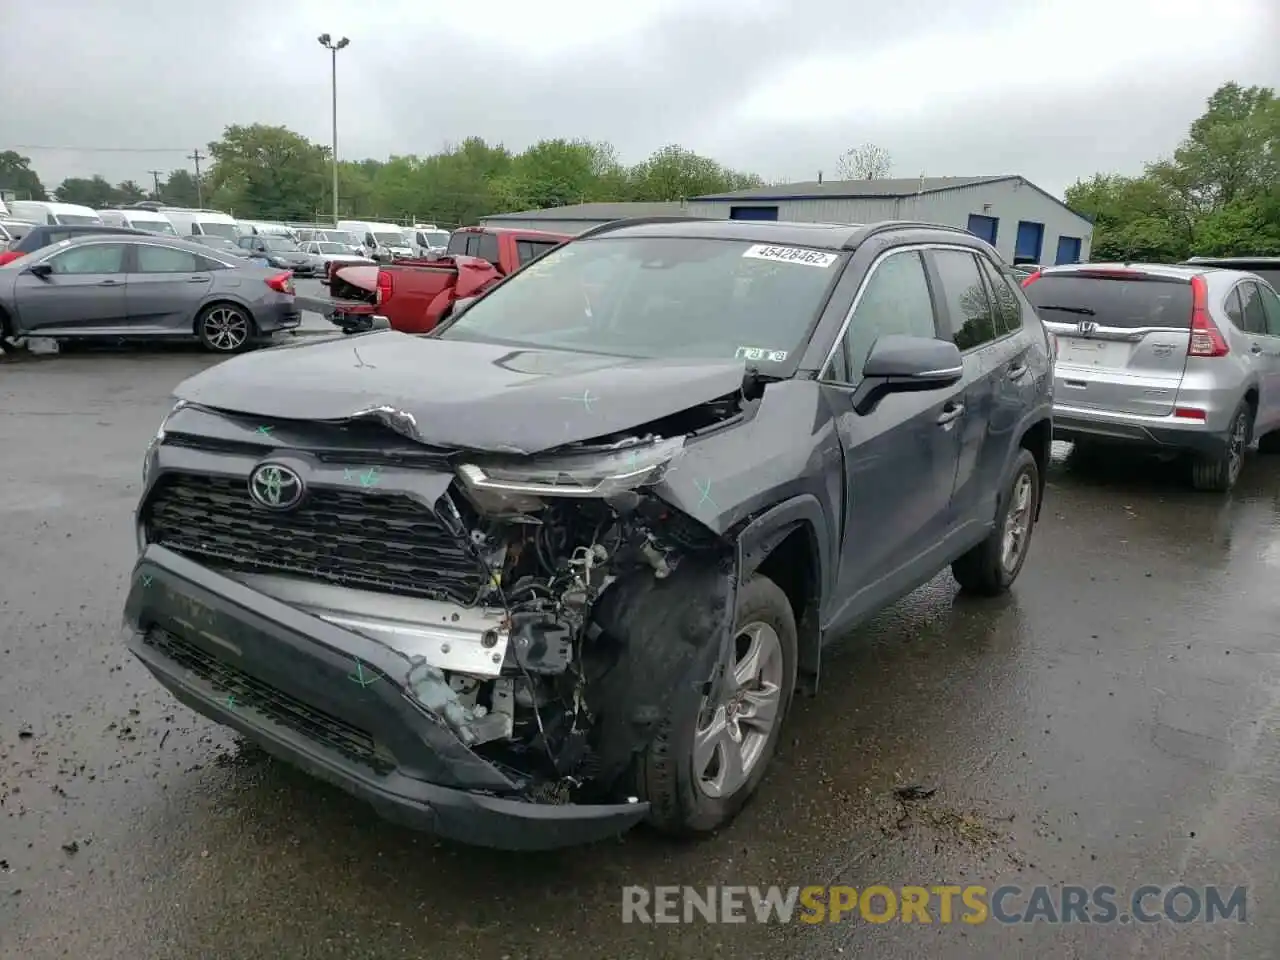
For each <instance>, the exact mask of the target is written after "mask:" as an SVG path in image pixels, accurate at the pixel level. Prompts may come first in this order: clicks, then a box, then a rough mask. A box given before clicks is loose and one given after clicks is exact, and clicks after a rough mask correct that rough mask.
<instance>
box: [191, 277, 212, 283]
mask: <svg viewBox="0 0 1280 960" xmlns="http://www.w3.org/2000/svg"><path fill="white" fill-rule="evenodd" d="M208 282H209V278H208V277H187V283H208Z"/></svg>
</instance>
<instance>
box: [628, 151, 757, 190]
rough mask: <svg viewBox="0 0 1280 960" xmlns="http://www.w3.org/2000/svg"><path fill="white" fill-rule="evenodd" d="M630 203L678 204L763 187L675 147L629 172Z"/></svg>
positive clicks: (746, 175)
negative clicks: (678, 201)
mask: <svg viewBox="0 0 1280 960" xmlns="http://www.w3.org/2000/svg"><path fill="white" fill-rule="evenodd" d="M630 179H631V193H632V199H634V200H653V201H663V200H682V199H687V198H689V197H697V196H701V195H703V194H708V193H724V192H727V191H730V190H745V189H747V188H748V187H759V186H763V185H764V181H763V180H761V179H760V178H759V177H758V176H756V175H755V174H749V173H738V172H737V171H734V170H730V169H728V168H727V167H722V166H721V165H720V164H718V163H717V162H716V161H714V160H712V159H710V158H709V157H703V156H699V155H698V154H696V153H694V152H693V151H692V150H686V149H685V148H684V147H681V146H679V145H676V144H671V145H669V146H665V147H663V148H662V149H661V150H658V151H657V152H655V153H654V154H653V155H652V156H650V157H649V159H648V160H645V161H644V162H643V163H640V164H637V165H636V166H634V167H632V168H631V176H630Z"/></svg>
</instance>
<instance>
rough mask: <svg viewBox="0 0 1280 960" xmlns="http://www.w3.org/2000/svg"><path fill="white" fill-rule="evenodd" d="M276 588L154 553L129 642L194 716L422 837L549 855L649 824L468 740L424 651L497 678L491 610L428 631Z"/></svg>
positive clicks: (134, 595) (144, 563)
mask: <svg viewBox="0 0 1280 960" xmlns="http://www.w3.org/2000/svg"><path fill="white" fill-rule="evenodd" d="M272 581H273V582H272V585H271V592H270V593H268V592H264V590H263V589H255V588H254V585H253V583H254V581H253V580H252V579H251V578H233V577H231V576H227V575H224V574H222V573H219V572H216V571H213V570H211V569H209V568H208V567H205V566H202V565H200V564H198V563H195V562H193V561H192V560H189V559H187V558H185V557H183V556H181V555H180V554H178V553H176V552H174V551H172V550H169V549H166V548H165V547H162V546H158V545H154V544H153V545H150V546H147V547H146V548H145V550H144V551H143V553H142V554H141V556H140V557H139V559H138V562H137V564H136V566H135V568H134V571H133V577H132V584H131V588H130V591H129V596H128V600H127V601H126V606H125V621H126V624H127V626H128V627H129V629H130V637H129V640H128V643H129V648H130V650H131V651H132V652H133V653H134V654H135V655H136V656H137V657H138V658H139V659H140V660H141V661H142V662H143V664H144V665H145V666H146V667H147V668H148V669H149V670H150V671H151V672H152V673H153V674H154V675H155V676H156V678H157V679H158V680H159V681H160V682H161V683H162V684H163V685H164V686H165V687H166V688H168V689H169V690H170V691H171V692H172V693H173V694H174V696H175V697H177V698H178V699H179V700H181V701H182V702H183V703H185V704H186V705H187V706H189V707H191V708H192V709H193V710H196V711H197V712H199V713H202V714H204V715H205V716H208V717H210V718H212V719H214V720H216V721H217V722H219V723H222V724H225V725H226V726H229V727H232V728H234V729H235V730H237V731H239V732H240V733H241V734H243V735H245V736H246V737H248V738H249V739H251V740H253V741H255V742H256V743H258V744H260V745H261V746H262V747H263V748H265V749H266V750H267V751H268V752H270V753H272V754H274V755H276V756H279V757H280V758H282V759H284V760H287V761H289V762H290V763H293V764H295V765H296V766H298V767H300V768H302V769H303V770H305V771H307V772H308V773H310V774H312V775H314V776H316V777H319V778H320V779H323V780H327V781H329V782H331V783H333V784H335V785H336V786H339V787H341V788H342V789H344V790H346V791H347V792H349V793H351V794H353V795H355V796H357V797H359V798H361V799H363V800H366V801H368V802H369V803H370V804H372V805H373V807H374V808H375V809H376V810H377V811H378V813H379V814H381V815H382V816H383V817H385V818H386V819H388V820H392V821H395V822H398V823H401V824H404V825H406V826H409V827H413V828H416V829H422V830H426V831H429V832H432V833H435V834H438V835H440V836H444V837H449V838H452V839H456V840H459V841H462V842H465V843H468V844H474V845H478V846H488V847H495V848H500V849H509V850H521V849H524V850H538V849H552V848H556V847H562V846H570V845H578V844H583V843H590V842H593V841H596V840H601V839H605V838H608V837H612V836H616V835H617V834H619V833H621V832H623V831H625V830H627V829H629V828H631V827H633V826H635V825H636V824H637V823H638V822H639V821H641V820H643V819H644V818H645V816H646V815H647V814H648V804H647V803H643V802H639V801H636V802H628V803H621V804H590V805H588V804H566V803H552V802H539V801H537V800H534V799H531V798H530V796H529V794H528V792H527V790H526V785H525V784H522V783H521V782H520V781H519V778H518V777H516V776H515V775H513V774H512V773H510V772H507V771H504V770H503V769H500V768H499V767H498V766H496V765H495V764H493V763H491V762H490V761H489V760H487V759H485V758H484V757H482V756H480V755H479V754H478V753H476V752H475V751H474V750H473V749H472V748H471V746H469V745H468V743H467V742H466V741H468V740H472V739H474V738H475V736H476V732H475V731H476V728H477V727H479V726H482V725H483V724H481V723H480V722H479V719H482V718H475V717H465V718H463V717H459V716H457V715H456V713H451V711H456V710H457V709H458V706H457V703H456V700H455V699H454V698H452V697H451V696H449V691H448V687H447V684H445V682H444V675H443V673H442V671H441V670H440V669H439V667H437V666H435V665H434V664H433V663H432V662H429V661H428V660H427V659H426V658H424V657H422V656H415V655H414V654H413V644H415V643H421V644H422V645H424V648H425V646H426V645H430V646H431V647H432V649H433V650H434V651H435V655H434V657H433V659H434V660H435V661H436V662H438V661H439V656H440V651H441V650H442V649H444V650H445V655H447V656H450V657H453V658H454V659H452V660H450V666H453V665H455V664H456V663H457V662H458V660H459V659H460V658H461V659H463V660H465V662H466V664H467V667H466V668H467V669H469V670H470V671H471V672H480V671H482V670H486V669H487V668H486V666H485V664H486V663H488V664H492V663H497V662H500V661H501V659H502V656H503V651H504V650H505V645H506V643H507V642H508V638H507V637H506V635H505V634H504V633H502V632H501V630H499V629H496V628H495V627H493V626H490V625H486V624H485V623H484V622H483V619H484V613H483V612H482V611H472V612H470V613H468V614H466V615H465V616H464V615H459V614H455V615H448V616H443V617H442V618H441V619H440V621H439V622H438V623H431V624H424V623H422V622H421V621H419V622H417V623H413V624H409V623H407V622H406V621H401V620H396V619H395V618H394V617H389V616H387V615H386V612H385V610H384V611H383V614H382V616H381V619H378V620H373V619H370V618H369V617H364V616H363V615H362V614H361V612H360V611H359V610H358V609H354V610H353V609H352V608H351V606H350V605H349V604H348V605H346V607H345V608H344V611H343V613H342V614H341V615H337V614H333V613H329V612H326V610H325V605H324V596H323V594H322V593H320V594H316V593H314V592H313V591H314V589H315V588H314V587H313V586H312V585H308V584H304V583H299V584H296V585H295V586H294V587H293V589H294V590H296V591H299V592H298V593H297V594H296V595H293V596H288V595H287V594H286V593H284V592H283V591H287V590H288V589H290V587H289V585H288V581H287V580H284V579H280V578H272ZM308 598H309V600H308ZM466 617H470V618H471V619H466ZM446 648H447V649H446ZM495 658H496V660H495ZM483 719H487V720H488V721H489V722H490V723H494V722H498V723H500V722H501V720H500V719H497V718H496V717H495V716H494V715H493V714H491V715H490V716H489V717H488V718H483Z"/></svg>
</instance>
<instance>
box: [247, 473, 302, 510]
mask: <svg viewBox="0 0 1280 960" xmlns="http://www.w3.org/2000/svg"><path fill="white" fill-rule="evenodd" d="M304 492H305V488H304V487H303V485H302V478H301V477H300V476H298V475H297V474H296V473H294V472H293V471H292V470H290V469H289V468H288V467H282V466H280V464H278V463H264V464H263V465H262V466H260V467H258V468H257V469H256V470H254V471H253V473H251V474H249V495H250V496H251V497H253V499H254V500H256V501H257V502H258V503H260V504H261V505H262V506H264V507H267V508H268V509H270V510H292V509H293V508H294V507H296V506H297V505H298V504H299V502H301V500H302V494H303V493H304Z"/></svg>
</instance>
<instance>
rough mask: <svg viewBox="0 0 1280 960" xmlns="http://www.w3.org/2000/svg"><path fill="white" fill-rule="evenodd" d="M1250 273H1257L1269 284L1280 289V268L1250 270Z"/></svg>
mask: <svg viewBox="0 0 1280 960" xmlns="http://www.w3.org/2000/svg"><path fill="white" fill-rule="evenodd" d="M1249 272H1250V273H1256V274H1257V275H1258V276H1260V277H1261V278H1262V279H1263V280H1265V281H1267V283H1269V284H1271V286H1272V287H1273V288H1274V287H1280V267H1259V268H1257V269H1251V270H1249Z"/></svg>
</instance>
